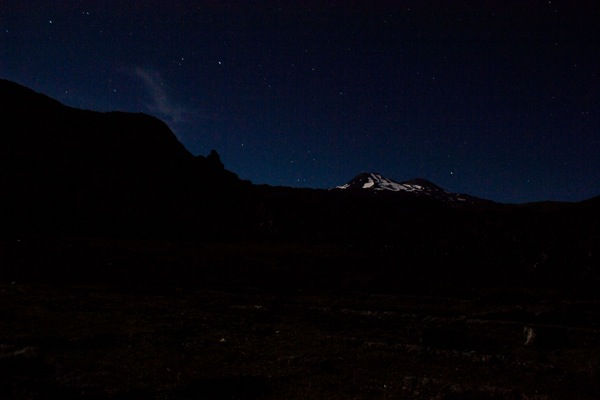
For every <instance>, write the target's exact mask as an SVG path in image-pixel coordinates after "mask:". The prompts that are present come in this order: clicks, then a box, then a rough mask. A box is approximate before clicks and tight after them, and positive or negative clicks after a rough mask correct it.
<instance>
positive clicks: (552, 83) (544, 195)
mask: <svg viewBox="0 0 600 400" xmlns="http://www.w3.org/2000/svg"><path fill="white" fill-rule="evenodd" d="M596 8H597V7H596V4H595V2H594V1H587V2H582V1H555V0H552V1H539V2H533V1H518V2H517V1H437V2H433V1H395V2H376V1H364V2H356V1H334V2H331V1H323V2H310V1H294V2H292V1H280V2H276V1H266V2H252V1H239V2H227V1H218V2H217V1H178V0H171V1H156V0H155V1H127V0H122V1H116V0H115V1H109V0H107V1H91V0H81V1H58V0H54V1H45V0H44V1H26V0H19V1H17V0H3V1H1V2H0V77H2V78H5V79H10V80H14V81H16V82H18V83H21V84H23V85H25V86H28V87H30V88H32V89H34V90H36V91H39V92H43V93H45V94H47V95H49V96H51V97H54V98H56V99H58V100H60V101H61V102H63V103H65V104H67V105H70V106H74V107H79V108H87V109H94V110H99V111H110V110H124V111H133V112H139V111H141V112H145V113H148V114H152V115H155V116H157V117H159V118H161V119H163V120H165V121H166V122H167V123H168V124H169V126H170V127H171V128H172V129H173V131H174V132H175V133H176V135H177V136H178V138H179V139H180V141H181V142H182V143H183V144H184V145H185V146H186V147H187V148H188V149H189V150H190V151H191V152H192V153H194V154H208V152H209V151H210V150H211V149H213V148H214V149H216V150H217V151H218V152H219V153H220V154H221V158H222V160H223V162H224V163H225V165H226V167H227V168H228V169H230V170H232V171H234V172H235V173H237V174H238V175H240V177H242V178H245V179H250V180H251V181H253V182H254V183H267V184H271V185H286V186H299V187H313V188H327V187H332V186H336V185H339V184H342V183H344V182H346V181H348V180H349V179H351V178H352V177H353V176H354V175H356V174H358V173H359V172H365V171H375V172H379V173H381V174H383V175H385V176H387V177H389V178H391V179H394V180H398V181H402V180H406V179H411V178H415V177H424V178H427V179H429V180H431V181H433V182H435V183H437V184H438V185H440V186H442V187H444V188H446V189H447V190H450V191H454V192H466V193H469V194H472V195H476V196H480V197H485V198H490V199H493V200H497V201H503V202H527V201H538V200H568V201H574V200H582V199H586V198H590V197H593V196H597V195H600V79H599V74H600V72H599V71H600V24H599V23H598V21H600V13H599V12H598V11H596Z"/></svg>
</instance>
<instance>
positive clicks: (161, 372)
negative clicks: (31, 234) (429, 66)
mask: <svg viewBox="0 0 600 400" xmlns="http://www.w3.org/2000/svg"><path fill="white" fill-rule="evenodd" d="M0 305H1V308H0V317H1V321H2V323H1V325H0V374H1V375H0V393H1V395H0V397H1V398H3V399H45V398H63V399H69V398H82V399H108V398H112V399H130V398H135V399H300V398H303V399H317V398H318V399H320V398H323V399H325V398H326V399H394V398H401V399H403V398H406V399H540V400H541V399H597V398H599V396H600V384H599V383H598V382H599V381H600V326H598V325H599V321H600V319H599V318H598V316H599V315H600V302H598V301H597V300H591V299H577V298H571V299H567V298H565V297H564V296H563V294H561V293H558V292H544V291H536V292H529V291H520V290H519V291H514V290H511V289H499V288H486V289H478V290H475V291H473V292H471V294H470V296H469V298H457V297H456V296H451V295H414V294H412V295H402V294H395V295H390V294H387V295H372V294H368V293H337V294H333V293H323V292H301V291H296V292H293V293H289V294H281V293H277V294H269V293H265V292H262V291H255V290H252V289H248V290H237V291H227V290H208V289H202V290H193V289H189V288H187V289H180V288H176V287H168V288H161V289H143V290H142V289H141V288H139V287H137V288H134V287H128V288H127V287H107V286H56V285H53V286H47V285H21V284H19V283H16V284H3V285H1V286H0ZM525 327H530V328H532V329H533V332H534V333H535V334H536V337H535V338H534V339H533V340H532V341H531V343H530V344H527V345H526V344H525V342H526V339H525V338H524V335H523V331H524V328H525Z"/></svg>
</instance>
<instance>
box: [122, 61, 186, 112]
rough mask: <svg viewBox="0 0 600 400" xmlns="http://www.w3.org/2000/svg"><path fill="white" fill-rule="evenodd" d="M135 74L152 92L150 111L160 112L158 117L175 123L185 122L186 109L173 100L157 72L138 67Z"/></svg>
mask: <svg viewBox="0 0 600 400" xmlns="http://www.w3.org/2000/svg"><path fill="white" fill-rule="evenodd" d="M134 74H135V76H137V77H138V78H140V79H141V80H142V82H143V83H144V86H145V87H146V90H148V93H149V94H150V98H151V103H150V104H148V105H147V107H148V109H149V110H150V112H152V113H156V114H158V115H157V116H158V117H160V118H164V119H166V120H167V121H168V122H171V123H173V124H178V123H180V122H184V117H185V114H186V109H185V108H184V107H182V106H180V105H177V104H174V103H173V102H172V100H171V98H170V97H169V95H168V94H167V91H166V89H165V86H164V84H163V81H162V79H161V77H160V75H159V74H158V73H157V72H155V71H151V70H148V69H144V68H142V67H136V68H135V69H134Z"/></svg>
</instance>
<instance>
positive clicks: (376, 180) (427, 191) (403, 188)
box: [334, 172, 477, 203]
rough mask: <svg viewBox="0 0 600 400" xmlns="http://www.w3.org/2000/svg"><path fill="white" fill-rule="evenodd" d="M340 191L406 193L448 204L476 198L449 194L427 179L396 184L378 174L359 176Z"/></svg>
mask: <svg viewBox="0 0 600 400" xmlns="http://www.w3.org/2000/svg"><path fill="white" fill-rule="evenodd" d="M334 189H339V190H352V191H355V190H368V191H373V192H379V191H382V192H404V193H410V194H413V195H416V196H423V197H430V198H435V199H438V200H442V201H448V202H457V203H460V202H473V201H475V200H477V199H476V198H475V197H472V196H468V195H463V194H456V193H451V192H448V191H446V190H444V189H442V188H441V187H439V186H437V185H436V184H434V183H432V182H430V181H428V180H427V179H422V178H417V179H411V180H408V181H404V182H396V181H394V180H392V179H389V178H386V177H384V176H382V175H380V174H378V173H374V172H368V173H362V174H358V175H357V176H356V177H354V179H352V180H351V181H350V182H348V183H346V184H344V185H340V186H336V187H335V188H334Z"/></svg>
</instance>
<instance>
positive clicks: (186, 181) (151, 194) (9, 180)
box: [0, 80, 244, 231]
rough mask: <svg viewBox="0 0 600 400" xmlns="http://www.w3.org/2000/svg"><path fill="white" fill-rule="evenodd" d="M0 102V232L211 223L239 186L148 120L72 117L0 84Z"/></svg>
mask: <svg viewBox="0 0 600 400" xmlns="http://www.w3.org/2000/svg"><path fill="white" fill-rule="evenodd" d="M0 102H1V103H2V104H3V107H2V108H1V109H0V120H1V121H2V129H1V131H0V185H1V187H2V188H3V193H4V195H3V203H4V204H3V207H2V211H0V213H1V215H0V216H1V217H2V222H3V228H2V229H5V230H6V229H8V230H11V229H18V230H32V229H41V228H42V227H43V229H45V230H49V231H55V230H66V231H76V230H78V229H83V230H87V231H90V230H91V231H96V230H97V229H99V227H103V228H102V229H104V230H110V231H115V230H116V231H120V230H127V229H130V228H131V227H134V226H135V227H136V228H134V229H136V230H147V229H150V228H151V229H153V230H155V231H160V230H161V229H163V227H164V226H171V228H169V229H179V228H180V227H181V226H182V225H181V224H188V225H189V224H192V225H193V224H198V225H199V224H200V223H202V224H204V225H205V226H209V225H211V224H213V225H215V224H219V223H220V222H217V218H216V215H219V214H221V213H225V209H226V208H227V207H228V205H227V203H228V202H229V203H231V201H230V200H228V199H230V198H231V197H232V194H233V193H237V192H238V191H240V190H242V189H241V187H242V186H244V184H243V183H242V182H241V181H240V180H239V179H238V178H237V176H236V175H235V174H233V173H231V172H229V171H226V170H225V169H224V168H223V165H222V164H221V162H220V160H219V157H218V155H217V154H216V152H215V153H211V156H209V157H202V156H200V157H194V156H193V155H192V154H191V153H189V152H188V151H187V150H186V149H185V147H184V146H183V145H182V144H181V143H180V142H179V141H178V140H177V138H176V137H175V135H174V134H173V132H172V131H171V130H170V129H169V127H168V126H167V125H166V124H165V123H164V122H162V121H160V120H158V119H157V118H154V117H151V116H149V115H145V114H132V113H124V112H109V113H100V112H94V111H86V110H79V109H74V108H71V107H67V106H64V105H62V104H61V103H59V102H58V101H56V100H53V99H50V98H49V97H47V96H45V95H42V94H38V93H36V92H34V91H32V90H30V89H28V88H25V87H23V86H20V85H18V84H16V83H13V82H9V81H6V80H0ZM217 206H218V207H220V208H221V209H222V212H220V211H217V212H215V209H214V208H215V207H217ZM231 207H232V208H233V205H231ZM210 208H213V212H209V211H208V209H210ZM211 219H212V221H211ZM223 220H224V221H225V222H223V223H224V224H226V220H227V218H223ZM199 221H202V222H199ZM7 226H8V227H10V228H7ZM175 226H177V228H175ZM102 229H101V230H102Z"/></svg>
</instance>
